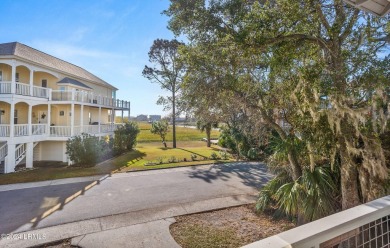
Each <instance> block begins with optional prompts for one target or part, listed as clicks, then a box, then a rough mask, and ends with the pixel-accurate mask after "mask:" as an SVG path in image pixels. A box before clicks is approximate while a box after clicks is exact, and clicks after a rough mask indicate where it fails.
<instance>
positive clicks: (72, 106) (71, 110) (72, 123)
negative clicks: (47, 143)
mask: <svg viewBox="0 0 390 248" xmlns="http://www.w3.org/2000/svg"><path fill="white" fill-rule="evenodd" d="M73 93H74V91H73V92H72V95H73ZM70 113H71V116H70V136H73V135H74V103H72V105H71V108H70Z"/></svg>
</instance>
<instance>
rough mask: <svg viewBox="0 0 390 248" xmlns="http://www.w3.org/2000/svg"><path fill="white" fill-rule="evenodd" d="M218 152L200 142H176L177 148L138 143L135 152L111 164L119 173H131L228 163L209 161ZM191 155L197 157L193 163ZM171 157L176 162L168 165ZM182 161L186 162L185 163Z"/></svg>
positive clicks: (215, 148) (214, 148) (216, 148)
mask: <svg viewBox="0 0 390 248" xmlns="http://www.w3.org/2000/svg"><path fill="white" fill-rule="evenodd" d="M168 146H171V144H170V143H168ZM219 151H220V149H219V147H207V146H206V143H205V142H202V141H192V142H178V148H172V147H168V148H164V147H163V145H162V144H161V143H159V142H157V143H154V142H153V143H140V144H138V145H137V148H136V150H135V151H132V152H129V153H127V154H125V155H123V156H121V157H119V158H117V159H114V160H113V161H111V163H113V164H114V166H115V167H120V168H121V171H132V170H148V169H157V168H167V167H177V166H189V165H196V164H206V163H215V162H226V161H229V160H218V161H216V160H211V159H210V156H211V154H212V153H213V152H214V153H216V154H217V155H219ZM191 154H195V155H196V156H197V158H196V160H195V161H192V160H191ZM172 156H174V157H175V159H176V160H178V162H174V163H168V160H169V159H171V158H172ZM161 159H162V160H163V162H164V163H163V164H159V163H158V162H159V160H161ZM184 160H187V162H186V161H184ZM148 163H149V164H152V163H155V165H147V164H148Z"/></svg>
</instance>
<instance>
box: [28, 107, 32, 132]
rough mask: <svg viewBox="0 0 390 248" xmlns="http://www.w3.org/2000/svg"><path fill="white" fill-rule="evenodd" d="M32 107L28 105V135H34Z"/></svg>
mask: <svg viewBox="0 0 390 248" xmlns="http://www.w3.org/2000/svg"><path fill="white" fill-rule="evenodd" d="M31 115H32V105H28V116H27V123H28V135H32V121H31V120H32V118H31Z"/></svg>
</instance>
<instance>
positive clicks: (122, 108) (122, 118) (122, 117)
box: [114, 108, 123, 123]
mask: <svg viewBox="0 0 390 248" xmlns="http://www.w3.org/2000/svg"><path fill="white" fill-rule="evenodd" d="M114 121H115V120H114ZM122 123H123V108H122Z"/></svg>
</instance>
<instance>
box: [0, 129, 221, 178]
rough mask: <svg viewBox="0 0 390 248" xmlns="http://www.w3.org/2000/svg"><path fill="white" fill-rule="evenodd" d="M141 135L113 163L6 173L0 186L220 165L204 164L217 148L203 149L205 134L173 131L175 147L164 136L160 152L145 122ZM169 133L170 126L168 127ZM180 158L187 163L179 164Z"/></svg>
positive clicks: (157, 139) (156, 138) (48, 166)
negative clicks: (195, 157)
mask: <svg viewBox="0 0 390 248" xmlns="http://www.w3.org/2000/svg"><path fill="white" fill-rule="evenodd" d="M138 125H139V127H140V129H141V132H140V134H139V136H138V145H137V147H136V150H134V151H132V152H129V153H126V154H124V155H121V156H119V157H117V158H115V159H113V160H110V161H107V162H104V163H102V164H100V165H98V166H95V167H91V168H73V167H67V166H66V165H64V164H62V165H60V166H59V165H58V163H52V164H50V163H46V165H45V166H39V167H37V166H36V165H34V168H35V169H34V170H29V171H24V172H18V173H10V174H4V175H0V185H2V184H11V183H23V182H36V181H44V180H53V179H61V178H71V177H85V176H94V175H103V174H108V173H111V172H113V171H118V170H119V169H121V171H131V170H145V169H146V170H147V169H157V168H167V167H176V166H189V165H196V164H205V163H215V162H221V161H216V160H210V159H207V160H204V159H203V158H204V157H206V158H209V157H210V155H211V154H212V153H213V152H215V153H217V155H219V153H218V151H219V150H218V148H217V147H211V148H208V147H206V142H203V141H200V140H201V139H202V138H205V137H206V134H205V133H202V132H200V131H199V130H197V129H194V128H186V127H177V132H176V135H177V147H178V148H176V149H173V148H170V147H172V142H170V141H172V132H170V133H168V136H167V141H168V142H167V144H168V148H166V149H165V148H164V147H163V145H162V143H161V140H160V137H159V136H158V135H155V134H152V133H151V132H150V128H151V124H150V123H147V122H139V123H138ZM171 130H172V126H171ZM218 136H219V131H218V130H213V131H212V134H211V137H212V139H217V138H218ZM191 154H196V155H197V159H196V161H191ZM172 156H174V157H175V158H176V159H177V160H180V162H176V163H164V164H158V165H157V164H156V165H148V166H146V165H145V164H146V163H148V162H149V163H151V162H156V161H157V159H158V158H162V159H163V161H164V162H166V161H167V160H168V159H170V158H171V157H172ZM184 158H185V159H186V160H187V162H183V160H184Z"/></svg>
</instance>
